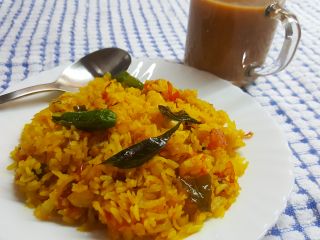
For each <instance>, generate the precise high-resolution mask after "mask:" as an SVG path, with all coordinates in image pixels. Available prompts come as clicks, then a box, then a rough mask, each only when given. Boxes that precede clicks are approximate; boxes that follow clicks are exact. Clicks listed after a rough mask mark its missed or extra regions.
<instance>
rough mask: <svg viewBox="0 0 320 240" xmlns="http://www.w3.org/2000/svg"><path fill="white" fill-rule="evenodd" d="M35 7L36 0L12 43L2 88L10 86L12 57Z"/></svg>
mask: <svg viewBox="0 0 320 240" xmlns="http://www.w3.org/2000/svg"><path fill="white" fill-rule="evenodd" d="M33 8H34V2H32V4H31V6H30V7H29V11H28V14H27V15H26V17H25V18H24V20H23V21H22V24H21V25H20V28H19V30H18V32H17V34H16V37H15V40H14V42H13V44H12V45H11V49H10V51H9V52H10V54H9V58H8V60H7V61H6V66H7V71H6V72H5V73H4V74H5V76H6V77H5V79H4V81H3V82H4V83H3V84H2V85H1V86H0V88H2V89H6V88H7V87H8V86H9V82H10V80H11V74H12V59H13V57H14V56H15V55H16V48H17V45H18V42H19V40H20V38H21V35H22V33H23V32H24V30H25V26H26V24H27V21H28V19H29V18H30V16H31V12H32V10H33Z"/></svg>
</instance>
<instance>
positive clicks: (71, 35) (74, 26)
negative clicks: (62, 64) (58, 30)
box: [70, 1, 79, 62]
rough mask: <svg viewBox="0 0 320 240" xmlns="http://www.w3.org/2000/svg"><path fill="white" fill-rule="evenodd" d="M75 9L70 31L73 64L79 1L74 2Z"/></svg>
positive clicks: (72, 60)
mask: <svg viewBox="0 0 320 240" xmlns="http://www.w3.org/2000/svg"><path fill="white" fill-rule="evenodd" d="M74 4H75V8H74V13H73V14H72V16H73V18H72V23H71V29H70V59H71V62H74V61H75V32H76V31H77V29H76V18H77V14H78V8H79V3H78V1H75V2H74Z"/></svg>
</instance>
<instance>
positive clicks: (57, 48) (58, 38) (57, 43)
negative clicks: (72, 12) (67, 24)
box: [54, 0, 68, 65]
mask: <svg viewBox="0 0 320 240" xmlns="http://www.w3.org/2000/svg"><path fill="white" fill-rule="evenodd" d="M67 1H68V0H64V2H63V10H62V14H61V16H60V19H59V23H58V29H57V36H56V40H55V45H54V64H55V65H59V63H60V45H61V43H60V41H61V36H62V27H63V23H64V19H65V16H66V12H67ZM59 3H61V1H59ZM60 6H61V5H60Z"/></svg>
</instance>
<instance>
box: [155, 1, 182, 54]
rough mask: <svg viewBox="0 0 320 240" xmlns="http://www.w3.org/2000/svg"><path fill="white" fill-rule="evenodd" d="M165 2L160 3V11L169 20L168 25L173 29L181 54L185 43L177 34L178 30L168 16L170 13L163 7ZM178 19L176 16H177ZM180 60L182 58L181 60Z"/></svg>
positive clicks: (172, 32)
mask: <svg viewBox="0 0 320 240" xmlns="http://www.w3.org/2000/svg"><path fill="white" fill-rule="evenodd" d="M162 3H163V2H162V1H159V5H160V9H161V11H162V12H163V13H164V16H165V18H166V19H167V23H168V25H169V26H170V28H171V34H172V35H173V36H174V37H175V39H176V40H177V42H178V44H179V46H180V49H178V51H179V52H181V51H183V50H184V43H182V41H181V39H180V38H179V36H178V34H177V32H176V31H177V30H176V29H177V28H174V27H173V24H172V18H169V16H168V12H167V11H165V9H164V7H163V4H162ZM175 17H176V15H175ZM179 59H180V58H179Z"/></svg>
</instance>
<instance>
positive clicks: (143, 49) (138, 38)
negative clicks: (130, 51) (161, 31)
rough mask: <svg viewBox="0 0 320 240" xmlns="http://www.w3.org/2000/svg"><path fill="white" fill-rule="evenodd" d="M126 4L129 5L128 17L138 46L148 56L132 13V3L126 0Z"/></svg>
mask: <svg viewBox="0 0 320 240" xmlns="http://www.w3.org/2000/svg"><path fill="white" fill-rule="evenodd" d="M128 6H129V14H130V17H131V21H132V23H133V30H134V34H135V37H136V38H137V41H138V46H139V47H140V49H141V50H142V52H143V53H144V54H145V55H146V56H147V57H148V52H147V50H146V48H145V47H144V44H143V41H144V40H143V39H142V38H141V36H140V32H139V28H138V25H137V22H136V20H135V17H134V15H133V11H132V4H131V1H130V0H128Z"/></svg>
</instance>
